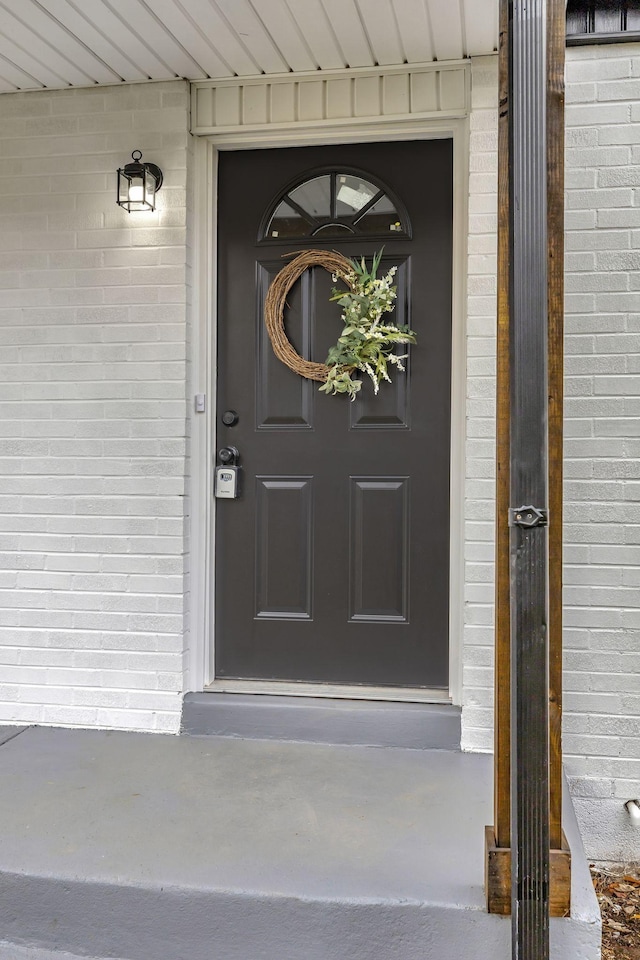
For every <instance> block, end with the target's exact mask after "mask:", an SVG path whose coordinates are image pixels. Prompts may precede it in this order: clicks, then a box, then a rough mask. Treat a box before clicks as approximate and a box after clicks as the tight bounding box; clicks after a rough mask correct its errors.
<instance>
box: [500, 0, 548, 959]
mask: <svg viewBox="0 0 640 960" xmlns="http://www.w3.org/2000/svg"><path fill="white" fill-rule="evenodd" d="M508 3H509V37H508V44H509V104H510V110H509V148H510V149H509V166H510V170H509V175H510V176H509V180H510V217H511V224H510V226H511V231H510V232H511V250H510V254H511V257H510V318H511V319H510V322H511V357H510V366H511V372H510V390H511V436H510V465H511V491H510V504H511V509H510V510H509V524H510V556H511V691H512V692H511V857H512V860H511V898H512V900H511V907H512V910H511V915H512V923H513V952H512V956H513V958H514V960H548V957H549V747H548V744H549V716H548V690H549V686H548V636H547V623H548V615H547V610H548V583H547V580H548V572H547V571H548V566H547V527H546V524H547V504H548V501H547V497H548V491H547V476H548V473H547V395H548V386H547V255H548V251H547V144H546V83H547V77H546V73H547V71H546V66H547V63H546V51H547V0H508Z"/></svg>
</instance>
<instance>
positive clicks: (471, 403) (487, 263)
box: [462, 57, 498, 750]
mask: <svg viewBox="0 0 640 960" xmlns="http://www.w3.org/2000/svg"><path fill="white" fill-rule="evenodd" d="M497 84H498V63H497V58H496V57H478V58H476V59H474V60H473V62H472V101H471V118H470V177H469V241H468V243H469V259H468V281H467V283H468V301H467V436H466V481H465V616H464V621H465V626H464V644H463V714H462V718H463V741H462V742H463V747H464V748H465V749H468V750H492V749H493V554H494V517H495V504H494V497H495V390H496V383H495V367H496V364H495V356H496V339H495V332H496V268H497V258H496V230H497V179H496V178H497V170H498V158H497V149H498V109H497V89H498V87H497Z"/></svg>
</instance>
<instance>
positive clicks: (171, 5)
mask: <svg viewBox="0 0 640 960" xmlns="http://www.w3.org/2000/svg"><path fill="white" fill-rule="evenodd" d="M497 39H498V0H0V92H12V91H16V90H41V89H43V88H48V89H63V88H65V87H86V86H91V85H93V84H99V83H119V82H122V81H129V82H135V81H145V80H167V79H173V78H175V77H185V78H187V79H189V80H205V79H207V78H211V79H221V78H223V77H233V76H239V77H252V76H256V75H260V74H282V73H287V72H290V71H293V72H300V71H309V70H334V69H336V68H340V67H371V66H376V65H380V66H392V65H401V64H403V63H425V62H428V61H431V60H458V59H461V58H463V57H467V56H475V55H480V54H486V53H491V52H492V51H493V50H495V48H496V45H497Z"/></svg>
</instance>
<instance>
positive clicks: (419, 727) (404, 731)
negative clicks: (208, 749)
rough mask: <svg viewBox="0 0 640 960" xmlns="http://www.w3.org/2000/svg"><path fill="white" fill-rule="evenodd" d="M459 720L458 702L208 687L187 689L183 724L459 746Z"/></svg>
mask: <svg viewBox="0 0 640 960" xmlns="http://www.w3.org/2000/svg"><path fill="white" fill-rule="evenodd" d="M308 686H310V685H308ZM245 690H246V687H245ZM369 692H370V691H369ZM460 721H461V711H460V707H454V706H453V705H452V704H451V703H443V702H442V701H440V702H439V703H433V702H429V703H425V702H422V703H416V702H415V701H414V702H407V701H405V702H398V701H396V702H392V701H389V700H387V701H386V702H382V701H373V700H370V699H366V700H365V699H363V698H362V694H361V696H360V699H355V698H353V697H351V698H350V699H347V698H346V697H345V696H344V695H343V696H342V697H341V698H339V699H338V698H337V697H329V696H324V697H309V696H302V695H301V694H300V692H298V693H297V695H296V696H284V695H282V694H281V695H278V696H274V695H272V694H267V693H266V692H265V693H263V694H262V695H261V694H257V693H256V692H255V690H253V691H252V692H251V693H247V692H242V693H239V692H238V691H234V692H231V691H230V690H225V691H224V692H221V691H220V690H215V691H214V690H213V689H211V688H209V690H208V691H206V692H204V693H187V694H186V695H185V697H184V700H183V704H182V725H181V730H182V733H183V734H185V735H187V736H196V737H202V736H210V737H227V738H232V739H233V738H235V739H240V740H282V741H295V742H304V743H325V744H342V745H352V746H371V747H404V748H408V749H413V750H459V749H460Z"/></svg>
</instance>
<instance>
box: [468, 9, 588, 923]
mask: <svg viewBox="0 0 640 960" xmlns="http://www.w3.org/2000/svg"><path fill="white" fill-rule="evenodd" d="M513 6H514V0H501V3H500V79H499V104H500V110H499V127H498V169H499V173H498V327H497V415H496V416H497V425H496V426H497V452H496V469H497V475H496V476H497V489H496V601H495V636H496V643H495V747H494V750H495V754H494V764H495V765H494V825H493V827H490V828H487V837H486V840H487V859H486V868H487V869H486V894H487V904H488V909H489V911H490V912H492V913H501V914H508V913H510V912H511V889H510V878H511V849H510V848H511V838H512V831H511V780H512V777H511V763H512V758H511V747H510V744H511V733H512V729H511V707H512V703H511V696H512V687H511V666H512V664H511V649H510V648H511V625H510V620H511V584H510V579H511V577H510V574H511V570H510V567H511V561H510V546H509V543H510V529H509V522H508V510H509V506H510V487H511V475H510V457H511V429H512V422H511V396H510V378H511V374H512V368H511V360H510V357H511V351H512V336H513V334H512V324H513V318H512V317H511V315H510V302H511V297H512V280H511V278H510V265H511V263H512V253H513V236H512V229H511V223H512V211H511V209H510V194H511V177H510V170H511V158H510V151H509V139H510V134H509V130H510V106H511V101H512V96H513V89H512V83H510V75H511V64H510V44H509V30H510V22H511V19H510V18H511V17H512V16H513ZM546 7H547V44H546V61H547V62H546V77H547V83H546V142H547V147H546V149H547V193H546V202H547V220H546V227H547V251H548V255H547V260H546V271H547V284H548V286H547V290H548V293H547V314H548V317H547V351H548V352H547V378H548V431H547V456H548V507H549V526H548V551H549V552H548V574H549V607H548V660H549V662H548V668H549V732H550V736H549V768H548V776H549V823H548V830H549V842H550V848H551V849H550V867H551V883H550V887H551V889H550V896H551V904H550V913H551V916H566V915H568V913H569V908H570V853H569V850H568V847H567V844H566V840H565V838H564V835H563V833H562V742H561V716H562V440H563V435H562V416H563V413H562V397H563V333H564V330H563V318H564V311H563V308H564V303H563V301H564V262H563V252H564V50H565V2H564V0H547V3H546ZM514 772H515V771H514Z"/></svg>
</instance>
